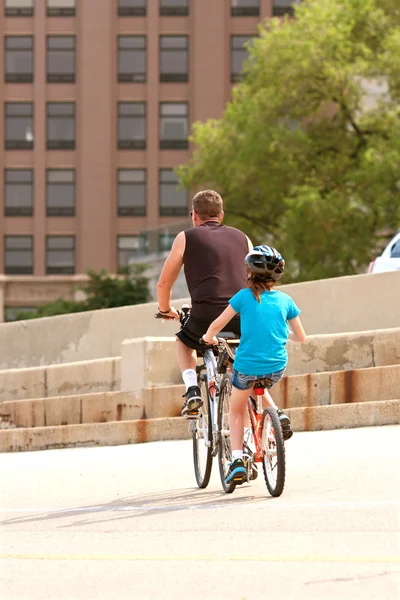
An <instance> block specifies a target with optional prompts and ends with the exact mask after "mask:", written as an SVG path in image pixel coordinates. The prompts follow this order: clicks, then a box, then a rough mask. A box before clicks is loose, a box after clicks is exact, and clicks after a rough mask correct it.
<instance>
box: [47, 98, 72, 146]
mask: <svg viewBox="0 0 400 600" xmlns="http://www.w3.org/2000/svg"><path fill="white" fill-rule="evenodd" d="M61 104H66V105H67V104H69V105H71V106H72V107H73V114H72V115H49V107H50V105H52V106H59V105H61ZM54 118H57V119H71V118H72V119H73V125H74V139H73V141H70V140H57V141H54V140H49V119H54ZM46 149H47V150H75V149H76V102H71V101H61V102H60V101H57V102H54V101H51V102H46Z"/></svg>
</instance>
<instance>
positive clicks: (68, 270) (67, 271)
mask: <svg viewBox="0 0 400 600" xmlns="http://www.w3.org/2000/svg"><path fill="white" fill-rule="evenodd" d="M50 238H53V239H60V238H71V240H72V242H73V244H72V246H73V247H72V249H69V248H68V249H67V251H68V252H72V253H73V266H72V267H51V266H50V265H49V260H48V258H49V253H50V252H52V251H54V250H55V251H56V252H59V251H60V250H65V248H49V240H50ZM45 267H46V275H75V273H76V236H75V235H74V234H71V235H69V234H63V235H54V234H49V235H46V265H45Z"/></svg>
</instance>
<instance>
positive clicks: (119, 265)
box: [116, 233, 149, 269]
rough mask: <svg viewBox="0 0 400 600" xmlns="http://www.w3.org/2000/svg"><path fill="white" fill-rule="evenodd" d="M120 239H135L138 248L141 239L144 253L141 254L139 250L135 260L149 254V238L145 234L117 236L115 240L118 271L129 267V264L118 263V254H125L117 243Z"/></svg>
mask: <svg viewBox="0 0 400 600" xmlns="http://www.w3.org/2000/svg"><path fill="white" fill-rule="evenodd" d="M122 238H137V239H138V240H139V244H138V248H139V246H140V238H142V239H143V240H144V249H145V251H144V252H143V254H142V253H141V252H140V250H139V251H138V254H137V255H136V256H135V258H138V259H140V258H141V257H143V256H147V255H148V254H149V236H148V234H147V233H133V234H118V235H117V240H116V241H117V268H118V269H119V268H121V267H126V266H128V265H129V263H128V262H127V261H126V262H125V261H124V263H121V262H120V253H121V252H126V250H124V249H122V248H120V247H119V241H120V239H122Z"/></svg>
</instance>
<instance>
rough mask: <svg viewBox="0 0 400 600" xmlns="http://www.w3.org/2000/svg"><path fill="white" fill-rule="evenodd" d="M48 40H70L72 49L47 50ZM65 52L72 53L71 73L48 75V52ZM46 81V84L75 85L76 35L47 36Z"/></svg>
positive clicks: (47, 47) (47, 46)
mask: <svg viewBox="0 0 400 600" xmlns="http://www.w3.org/2000/svg"><path fill="white" fill-rule="evenodd" d="M50 38H58V39H59V38H72V41H73V47H72V48H49V40H50ZM62 51H67V52H71V51H72V53H73V63H74V68H73V73H72V74H71V73H68V74H64V73H58V74H57V73H49V57H50V52H62ZM46 81H47V83H75V81H76V35H53V34H51V35H47V36H46Z"/></svg>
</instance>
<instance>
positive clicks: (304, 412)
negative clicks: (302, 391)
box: [0, 400, 400, 452]
mask: <svg viewBox="0 0 400 600" xmlns="http://www.w3.org/2000/svg"><path fill="white" fill-rule="evenodd" d="M287 412H288V415H289V416H290V419H291V421H292V426H293V430H294V431H318V430H330V429H346V428H352V427H370V426H374V425H394V424H399V423H400V400H383V401H382V400H380V401H377V402H368V403H358V404H342V405H333V406H316V407H311V408H292V409H289V410H288V411H287ZM190 437H191V434H190V433H189V424H188V422H187V421H186V420H185V419H183V418H182V417H171V418H163V419H143V420H135V421H111V422H108V423H86V424H82V425H60V426H49V427H27V428H15V429H3V430H0V452H25V451H34V450H46V449H51V448H73V447H82V446H118V445H123V444H140V443H144V442H156V441H163V440H186V439H189V438H190Z"/></svg>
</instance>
